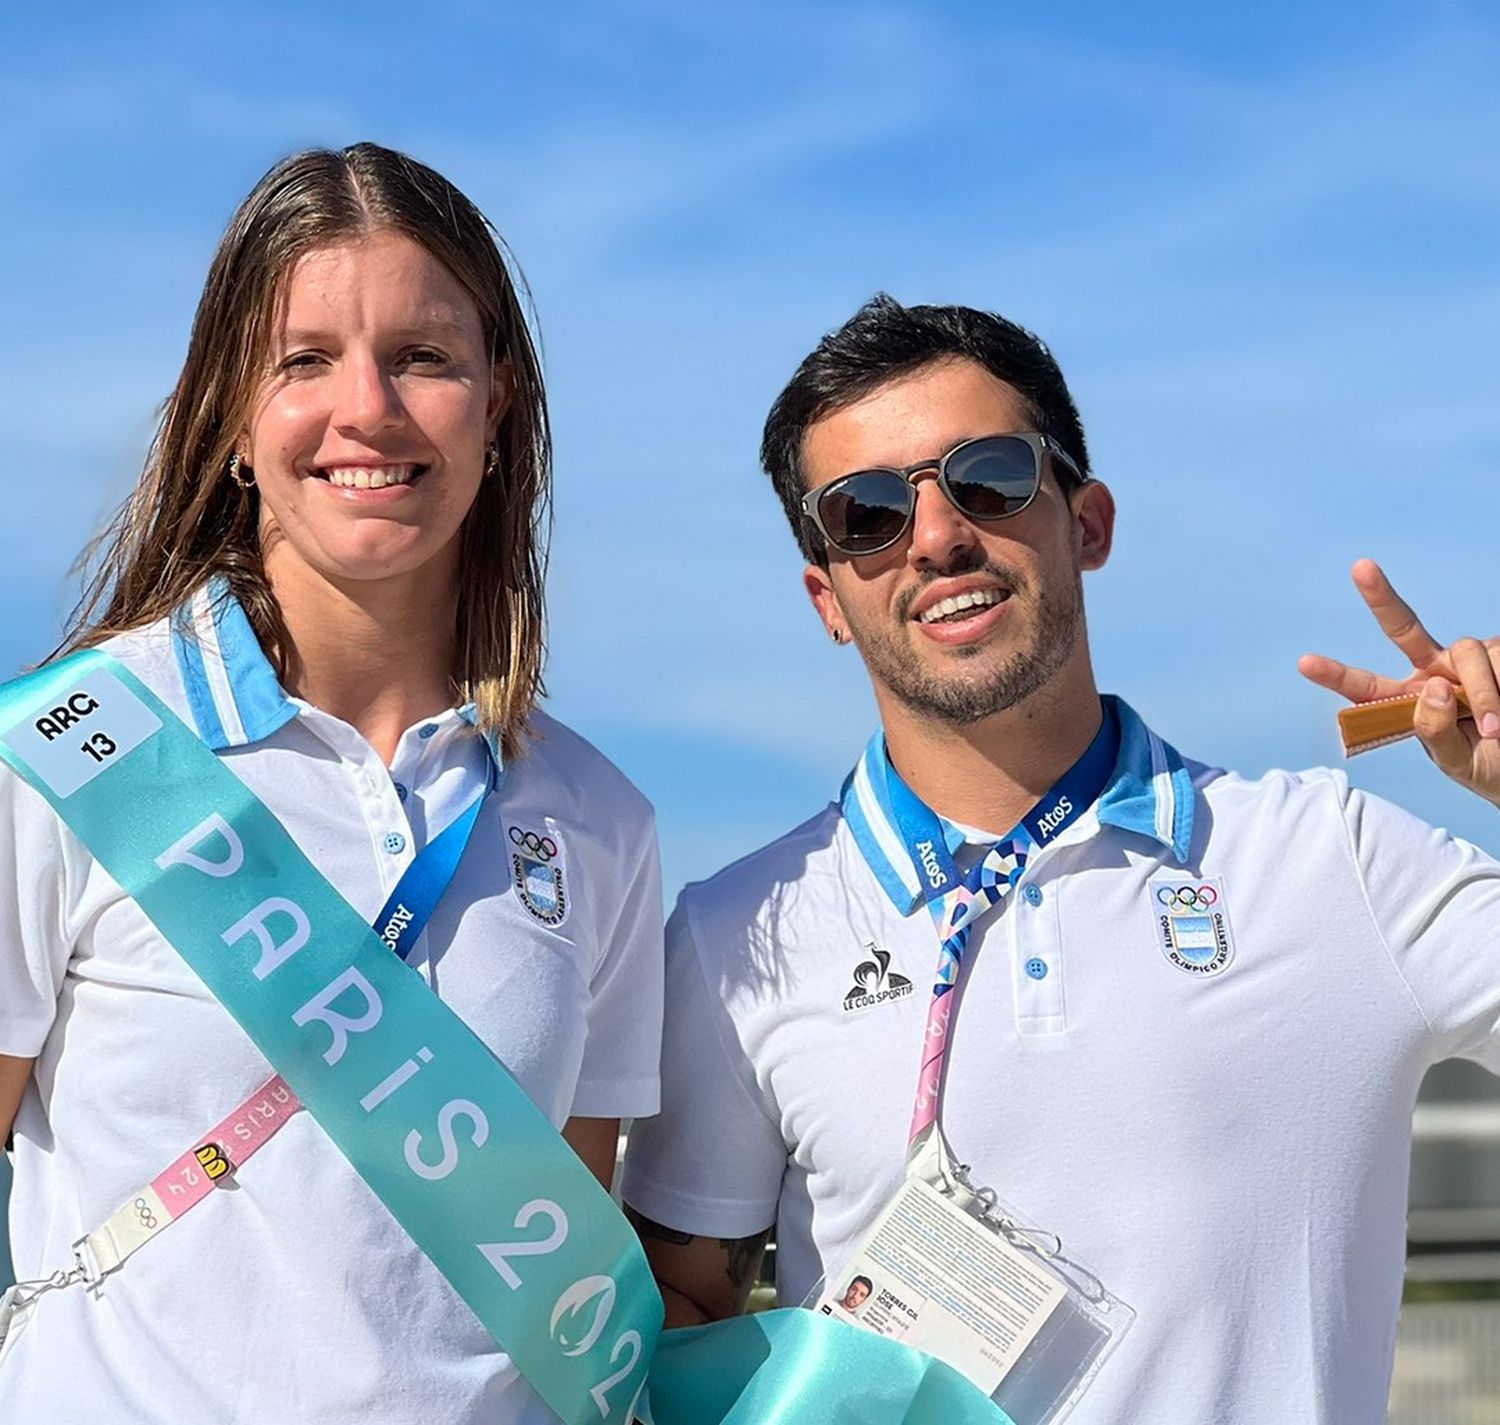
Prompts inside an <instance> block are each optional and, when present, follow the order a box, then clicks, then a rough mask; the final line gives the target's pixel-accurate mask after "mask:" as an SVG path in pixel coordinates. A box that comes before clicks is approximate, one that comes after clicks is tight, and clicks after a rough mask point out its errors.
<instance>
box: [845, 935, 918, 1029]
mask: <svg viewBox="0 0 1500 1425" xmlns="http://www.w3.org/2000/svg"><path fill="white" fill-rule="evenodd" d="M864 948H865V950H866V952H867V953H868V954H869V956H870V958H869V959H868V960H863V961H861V962H860V963H859V964H858V965H856V966H855V967H854V986H853V988H852V989H851V990H850V991H849V993H848V994H846V995H845V996H844V1013H845V1014H851V1013H853V1012H854V1011H855V1010H860V1009H873V1008H874V1007H875V1006H876V1005H877V1004H885V1003H886V1002H887V1001H889V1000H893V999H905V998H906V997H907V995H909V994H910V993H911V981H910V980H909V979H907V978H906V976H905V975H898V974H896V973H894V972H893V971H892V970H891V952H890V951H889V950H879V949H877V948H876V947H875V944H874V942H873V941H872V942H871V943H870V944H868V945H866V946H865V947H864Z"/></svg>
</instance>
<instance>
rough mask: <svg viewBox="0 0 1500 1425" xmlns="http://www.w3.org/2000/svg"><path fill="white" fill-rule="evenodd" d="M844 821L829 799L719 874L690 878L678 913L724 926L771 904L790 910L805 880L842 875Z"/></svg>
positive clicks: (761, 911) (752, 919)
mask: <svg viewBox="0 0 1500 1425" xmlns="http://www.w3.org/2000/svg"><path fill="white" fill-rule="evenodd" d="M842 820H843V816H842V813H841V812H840V811H839V808H838V806H837V804H836V803H834V802H829V803H828V804H827V805H826V806H824V807H822V808H821V809H820V810H819V811H817V812H816V813H814V815H812V816H810V817H808V819H807V820H806V821H804V822H802V823H801V824H800V825H798V826H794V827H793V828H792V829H791V830H790V831H788V832H785V833H784V834H783V835H781V836H778V837H776V838H775V839H774V840H772V841H768V842H766V843H765V845H763V846H760V847H758V848H757V849H756V850H754V851H751V852H750V853H749V854H748V855H745V856H741V857H740V858H739V860H737V861H731V862H730V863H729V865H727V866H725V867H724V868H723V869H722V870H720V871H718V872H716V873H715V874H714V875H712V876H709V877H708V878H707V879H705V880H702V881H692V882H689V883H688V884H687V885H686V886H684V887H683V889H682V892H681V894H680V895H679V896H678V899H677V908H678V914H679V915H691V916H692V918H693V920H694V921H695V922H696V923H704V924H706V923H709V922H712V923H713V924H714V925H715V926H716V927H720V928H722V927H727V926H729V925H732V924H735V923H739V924H744V925H748V924H751V923H753V922H755V921H757V920H759V919H760V918H761V917H762V916H763V915H764V914H765V913H766V912H767V910H768V909H770V908H772V907H780V908H781V909H782V910H787V909H790V908H791V907H792V905H794V903H795V901H796V900H797V898H798V890H799V887H800V886H802V885H803V883H805V882H806V881H808V880H809V879H810V878H812V879H815V878H820V877H823V876H827V875H831V874H838V871H837V866H838V861H839V853H838V849H837V842H838V837H839V828H840V825H841V823H842Z"/></svg>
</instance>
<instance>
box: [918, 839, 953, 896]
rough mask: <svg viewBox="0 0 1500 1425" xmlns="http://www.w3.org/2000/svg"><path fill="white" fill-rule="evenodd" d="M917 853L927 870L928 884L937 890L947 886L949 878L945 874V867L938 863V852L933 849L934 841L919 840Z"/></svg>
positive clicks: (924, 868)
mask: <svg viewBox="0 0 1500 1425" xmlns="http://www.w3.org/2000/svg"><path fill="white" fill-rule="evenodd" d="M917 855H919V856H920V857H921V858H922V869H923V870H924V871H926V872H927V884H928V885H929V886H931V887H932V889H933V890H935V891H937V890H941V889H942V888H943V887H944V886H946V885H947V884H948V878H947V877H946V876H945V875H944V874H943V868H942V867H941V866H939V865H938V859H937V852H936V851H934V850H933V849H932V842H930V841H919V842H917Z"/></svg>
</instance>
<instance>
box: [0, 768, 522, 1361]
mask: <svg viewBox="0 0 1500 1425" xmlns="http://www.w3.org/2000/svg"><path fill="white" fill-rule="evenodd" d="M498 785H499V778H498V776H497V774H496V770H495V767H494V764H493V762H492V763H491V765H490V775H489V781H488V784H487V785H486V787H485V789H484V790H483V791H482V792H480V794H479V795H478V796H477V797H475V798H474V800H473V802H471V803H470V805H469V806H468V807H466V808H465V809H464V810H463V811H462V812H461V813H460V814H459V815H458V816H457V817H456V818H455V819H454V820H453V821H452V822H450V823H449V824H448V825H447V826H446V827H444V828H443V830H442V831H441V832H439V833H438V835H437V836H436V837H434V838H433V839H432V841H430V842H429V843H428V844H427V845H426V846H425V847H424V848H423V849H422V850H421V851H420V852H419V853H418V855H417V856H416V858H415V859H414V860H413V861H412V863H411V865H410V866H408V867H407V868H406V870H405V871H404V872H403V873H402V876H401V879H400V881H398V882H397V883H396V888H395V890H393V891H392V892H391V894H390V896H389V897H388V898H387V900H386V903H385V905H384V906H383V907H381V911H380V914H379V915H378V916H377V917H376V919H375V921H374V929H375V933H376V934H377V935H379V936H380V938H381V939H382V940H384V941H385V943H386V944H387V945H389V946H390V947H391V949H392V950H394V951H395V952H396V954H397V955H399V956H400V957H401V959H403V960H405V959H407V958H408V957H409V956H410V955H411V952H412V948H413V947H414V946H415V945H416V943H417V940H418V939H419V938H420V936H421V934H422V932H423V930H425V929H426V928H427V923H428V921H429V920H431V918H432V913H433V911H434V910H436V909H437V907H438V903H439V902H440V901H441V900H442V898H443V895H444V893H445V892H446V891H447V889H448V887H449V885H450V884H451V883H452V881H453V874H454V872H455V871H457V870H458V863H459V862H460V861H462V860H463V856H464V851H465V850H466V849H467V847H468V844H469V839H470V837H471V836H473V834H474V828H475V826H476V825H477V824H478V822H479V813H480V811H481V810H482V809H483V807H484V803H485V802H486V801H487V800H488V799H489V796H490V793H491V792H493V791H494V790H495V788H496V787H497V786H498ZM382 1087H383V1086H382ZM379 1092H380V1089H379V1088H377V1089H376V1090H374V1091H373V1093H379ZM371 1106H372V1107H373V1105H371ZM301 1107H302V1104H301V1101H300V1100H299V1099H298V1098H297V1095H296V1094H295V1093H293V1092H292V1089H291V1087H290V1085H288V1084H287V1082H286V1081H285V1080H284V1079H283V1078H282V1077H281V1076H280V1075H279V1074H278V1075H275V1076H274V1077H272V1078H270V1079H268V1080H267V1081H266V1082H265V1083H263V1084H262V1085H261V1086H260V1087H259V1088H258V1089H256V1091H255V1092H254V1093H253V1094H251V1096H250V1097H249V1098H247V1099H246V1100H245V1101H244V1103H242V1104H240V1105H239V1107H238V1108H236V1109H235V1110H234V1111H233V1112H232V1113H231V1114H230V1115H229V1116H228V1117H227V1118H226V1119H224V1121H223V1122H222V1123H219V1124H217V1125H216V1126H215V1127H214V1128H212V1129H210V1130H209V1133H208V1135H207V1136H206V1137H205V1138H204V1139H203V1140H202V1141H201V1142H199V1143H197V1144H196V1145H194V1146H193V1147H192V1148H190V1149H188V1151H187V1152H186V1153H184V1154H182V1156H181V1157H179V1158H178V1159H177V1160H176V1161H175V1162H173V1163H172V1164H171V1165H170V1166H168V1167H166V1168H164V1169H163V1170H162V1171H161V1172H160V1173H158V1174H157V1175H156V1177H154V1178H153V1179H152V1180H151V1181H150V1182H149V1183H147V1184H146V1186H145V1187H143V1188H141V1189H140V1191H139V1192H136V1193H134V1194H132V1195H131V1196H130V1197H129V1198H128V1199H127V1200H126V1201H125V1203H124V1204H122V1205H121V1206H120V1207H119V1208H118V1209H117V1210H116V1211H115V1212H114V1213H113V1214H112V1215H111V1216H110V1218H109V1219H108V1221H106V1222H105V1223H104V1224H103V1225H102V1226H101V1227H99V1228H97V1229H96V1230H95V1231H93V1232H90V1233H88V1234H86V1235H85V1236H83V1237H80V1238H79V1239H78V1240H77V1241H76V1242H74V1243H73V1266H72V1267H70V1268H68V1269H67V1270H66V1271H57V1272H53V1273H52V1275H51V1276H49V1277H42V1278H38V1279H35V1280H32V1281H24V1282H17V1283H16V1284H15V1285H14V1286H12V1287H11V1288H10V1289H9V1290H8V1291H7V1292H6V1293H5V1295H4V1297H3V1298H0V1345H3V1343H4V1341H5V1335H6V1331H7V1328H8V1326H9V1323H10V1321H11V1320H12V1318H13V1316H14V1315H15V1313H17V1312H19V1311H22V1310H24V1309H25V1308H26V1307H28V1306H30V1305H31V1304H32V1302H34V1301H35V1300H36V1299H37V1298H38V1297H40V1296H44V1295H45V1294H46V1293H47V1292H49V1291H60V1290H63V1289H64V1288H67V1287H70V1286H74V1285H80V1284H81V1285H83V1286H86V1287H93V1286H97V1285H98V1283H99V1282H100V1281H102V1280H103V1279H104V1278H105V1277H106V1276H107V1275H108V1274H109V1273H110V1272H112V1271H114V1270H115V1269H116V1268H118V1267H119V1266H120V1264H121V1263H123V1262H124V1261H125V1259H126V1258H127V1257H129V1256H131V1255H132V1254H133V1253H134V1252H136V1251H137V1250H138V1249H139V1248H141V1247H142V1246H144V1245H145V1244H146V1243H147V1242H149V1241H150V1240H151V1239H152V1238H153V1237H155V1236H156V1235H157V1234H158V1233H160V1232H162V1231H163V1230H165V1228H167V1227H168V1226H170V1225H171V1224H172V1223H173V1222H175V1221H177V1220H178V1219H179V1218H181V1217H183V1216H184V1215H185V1214H186V1213H187V1212H189V1211H190V1210H191V1209H193V1208H194V1207H196V1206H197V1205H198V1204H199V1203H200V1202H202V1201H203V1199H204V1198H206V1197H207V1196H208V1195H209V1194H210V1193H211V1192H212V1191H213V1189H214V1187H215V1186H217V1185H218V1184H219V1183H220V1182H222V1181H223V1180H224V1179H225V1178H227V1177H230V1176H232V1175H233V1174H234V1173H235V1172H236V1171H237V1170H238V1169H239V1168H241V1167H243V1166H244V1165H245V1163H247V1162H248V1161H249V1160H250V1159H251V1158H252V1157H253V1156H254V1155H255V1154H256V1153H257V1152H258V1151H259V1150H260V1149H261V1148H263V1147H264V1146H265V1145H266V1144H267V1143H269V1142H270V1141H271V1139H272V1138H274V1137H275V1136H276V1134H277V1133H278V1132H280V1130H281V1128H282V1127H283V1125H285V1124H286V1122H287V1121H288V1120H289V1119H290V1118H291V1117H292V1116H293V1115H294V1114H295V1113H296V1112H297V1111H298V1110H299V1109H300V1108H301Z"/></svg>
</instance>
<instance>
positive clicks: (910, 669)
mask: <svg viewBox="0 0 1500 1425" xmlns="http://www.w3.org/2000/svg"><path fill="white" fill-rule="evenodd" d="M966 572H967V571H966ZM983 572H984V573H987V574H991V575H993V576H994V577H995V578H996V579H998V580H999V581H1000V582H1002V583H1003V584H1004V585H1005V586H1006V587H1007V588H1009V589H1010V590H1011V595H1010V601H1011V602H1013V603H1016V604H1017V608H1016V609H1015V611H1014V612H1015V613H1021V612H1022V611H1023V606H1024V607H1025V609H1026V611H1028V612H1030V613H1031V615H1032V618H1033V623H1032V630H1031V639H1030V641H1029V643H1028V645H1027V646H1026V647H1025V648H1019V649H1017V650H1016V651H1015V652H1014V653H1012V654H1010V655H1009V656H1008V657H1007V658H1005V659H1004V660H1003V661H1002V662H1000V663H999V664H998V665H990V664H988V662H987V660H986V659H985V655H986V654H987V653H989V651H990V650H989V648H988V646H987V643H979V644H975V645H973V646H971V647H968V648H956V649H953V650H952V653H953V655H954V656H955V657H956V658H960V659H963V658H967V659H969V660H972V661H973V662H975V663H976V664H978V665H979V666H977V667H976V668H975V669H974V671H973V672H972V673H969V674H965V673H964V672H962V671H960V670H957V669H955V670H952V671H949V672H945V673H937V672H934V671H933V670H932V669H931V668H930V667H925V666H923V663H922V660H921V659H920V658H919V657H918V655H917V651H916V649H915V648H914V647H913V639H915V638H916V637H919V636H920V635H918V634H916V633H915V632H913V631H911V628H910V623H909V621H905V620H903V622H902V624H901V625H900V626H899V627H897V628H896V629H893V630H891V631H890V632H882V633H874V632H872V631H870V630H868V629H864V630H854V632H855V642H856V643H857V644H858V645H859V651H860V653H861V655H862V656H863V657H864V660H865V664H866V666H867V667H868V668H869V670H870V676H871V677H872V678H873V679H874V680H875V681H876V682H877V683H880V684H882V685H883V686H884V687H886V688H888V689H889V690H890V692H891V693H892V694H894V695H895V697H897V698H898V699H900V701H901V702H902V703H904V704H905V705H906V706H907V707H908V708H909V709H911V711H912V712H914V713H916V714H917V715H918V716H920V717H928V718H933V719H936V720H937V721H939V722H946V723H949V724H952V725H953V726H956V727H968V726H969V725H970V724H972V723H976V722H980V721H982V720H983V719H984V718H987V717H990V716H991V715H993V714H994V713H998V712H1004V711H1005V710H1006V709H1007V708H1012V707H1015V705H1016V704H1017V703H1020V702H1023V701H1024V700H1025V699H1027V698H1029V697H1030V696H1031V695H1032V694H1033V693H1035V692H1036V691H1037V690H1038V689H1039V688H1041V687H1043V686H1044V685H1045V684H1046V683H1047V682H1048V680H1049V679H1051V678H1052V677H1053V676H1054V675H1055V674H1056V673H1057V672H1058V671H1059V670H1060V669H1061V668H1062V667H1063V665H1064V664H1065V663H1066V662H1067V661H1068V659H1069V657H1070V656H1071V655H1072V653H1073V650H1074V649H1075V648H1076V647H1077V646H1078V638H1079V634H1080V631H1081V629H1082V625H1083V581H1082V579H1080V578H1078V577H1077V576H1075V577H1074V578H1073V579H1072V581H1071V582H1070V583H1068V584H1066V585H1064V586H1063V587H1062V588H1060V589H1058V590H1057V591H1056V593H1053V594H1050V595H1049V594H1041V593H1038V594H1036V595H1034V596H1031V597H1028V590H1027V588H1026V586H1025V584H1024V583H1023V582H1021V581H1019V580H1018V579H1017V578H1016V576H1015V575H1014V574H1012V573H1011V572H1010V571H1007V570H1001V569H999V568H997V567H991V566H986V567H985V568H984V570H983ZM916 592H920V591H916ZM916 592H914V593H913V596H912V601H914V600H915V597H916Z"/></svg>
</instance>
